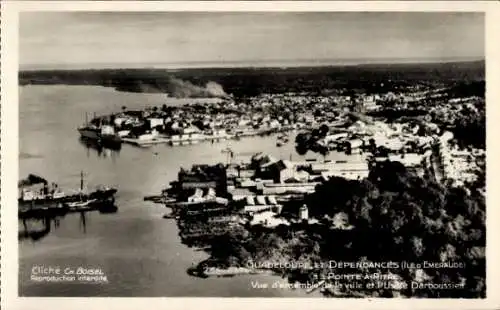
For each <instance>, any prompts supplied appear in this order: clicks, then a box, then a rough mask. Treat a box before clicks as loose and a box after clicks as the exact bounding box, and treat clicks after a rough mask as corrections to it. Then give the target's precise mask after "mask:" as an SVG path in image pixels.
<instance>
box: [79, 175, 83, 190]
mask: <svg viewBox="0 0 500 310" xmlns="http://www.w3.org/2000/svg"><path fill="white" fill-rule="evenodd" d="M80 192H83V170H82V171H81V172H80Z"/></svg>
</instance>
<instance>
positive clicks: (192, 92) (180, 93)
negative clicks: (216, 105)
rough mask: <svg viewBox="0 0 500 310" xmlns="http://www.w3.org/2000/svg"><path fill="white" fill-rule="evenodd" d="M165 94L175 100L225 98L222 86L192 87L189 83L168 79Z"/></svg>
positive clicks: (209, 83) (214, 84) (209, 84)
mask: <svg viewBox="0 0 500 310" xmlns="http://www.w3.org/2000/svg"><path fill="white" fill-rule="evenodd" d="M167 92H168V93H169V95H170V96H172V97H176V98H213V97H216V98H227V97H228V95H227V94H226V92H225V91H224V89H223V88H222V86H221V85H220V84H218V83H216V82H208V83H207V84H206V85H205V87H201V86H197V85H194V84H193V83H191V82H189V81H184V80H181V79H177V78H173V77H172V78H170V81H169V83H168V85H167Z"/></svg>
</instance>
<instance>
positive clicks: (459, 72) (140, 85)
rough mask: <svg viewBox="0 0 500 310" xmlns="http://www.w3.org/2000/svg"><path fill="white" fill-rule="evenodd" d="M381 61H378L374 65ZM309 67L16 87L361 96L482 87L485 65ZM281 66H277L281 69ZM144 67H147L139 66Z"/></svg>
mask: <svg viewBox="0 0 500 310" xmlns="http://www.w3.org/2000/svg"><path fill="white" fill-rule="evenodd" d="M378 61H381V60H378ZM319 62H320V61H318V62H317V63H315V64H309V65H303V66H300V65H296V63H294V65H293V66H289V67H287V66H276V67H273V66H263V67H252V66H249V67H245V66H236V67H224V66H221V67H218V68H215V67H199V68H194V67H193V68H177V69H169V68H137V67H136V68H99V69H30V70H23V69H21V70H20V72H19V84H20V85H57V84H63V85H99V86H106V87H113V88H115V89H116V90H118V91H127V92H140V93H165V94H168V95H170V96H173V97H183V98H185V97H225V96H227V95H228V94H232V95H234V96H238V97H240V96H243V97H244V96H252V95H258V94H261V93H283V92H312V93H324V92H328V91H330V90H332V89H339V88H348V89H363V90H365V91H367V92H370V91H374V90H375V89H380V87H381V85H384V87H385V88H388V89H390V88H391V87H393V86H394V84H397V85H399V86H405V85H410V84H412V83H415V82H417V81H418V82H427V83H449V82H468V81H483V80H484V79H485V61H484V60H476V61H452V62H446V61H445V62H427V63H421V62H417V61H416V60H415V61H413V62H411V61H410V60H407V61H406V62H403V63H395V62H392V63H377V62H372V63H363V64H338V65H322V64H321V63H319ZM282 65H283V64H282ZM145 66H147V65H145Z"/></svg>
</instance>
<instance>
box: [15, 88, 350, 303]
mask: <svg viewBox="0 0 500 310" xmlns="http://www.w3.org/2000/svg"><path fill="white" fill-rule="evenodd" d="M47 92H50V93H51V94H52V95H51V96H55V97H63V98H71V100H72V101H74V102H87V103H88V104H85V105H82V106H78V111H75V106H68V105H61V104H60V103H58V102H57V101H54V100H46V101H43V103H42V104H41V105H40V98H41V97H42V98H43V95H42V94H46V93H47ZM20 95H21V100H22V102H23V105H21V110H20V115H21V116H20V117H21V123H22V124H23V126H21V127H20V131H21V133H20V137H21V140H20V148H21V150H20V151H21V153H22V154H24V155H22V157H21V158H20V161H21V164H20V172H19V174H20V176H21V177H26V176H28V175H29V174H30V173H33V174H36V175H39V176H43V177H44V178H46V179H47V180H49V181H54V182H57V183H58V185H59V186H60V187H61V188H65V189H66V188H68V189H73V188H78V187H79V185H80V184H79V180H80V171H81V170H84V172H85V174H86V175H87V176H86V177H85V180H86V182H88V183H89V184H90V185H94V184H95V185H98V184H108V185H112V186H115V185H116V187H117V189H118V192H117V195H116V197H115V204H116V205H117V206H118V207H119V211H118V212H117V213H116V214H110V215H107V214H101V213H100V212H86V215H85V216H86V218H85V227H86V228H85V230H84V229H83V225H82V218H81V215H80V212H75V213H68V214H67V215H66V216H64V217H61V218H60V220H59V224H58V225H57V227H56V225H54V222H53V221H52V226H51V230H50V232H49V233H48V234H47V235H46V236H45V237H44V238H43V239H38V240H37V241H36V243H37V244H33V242H34V241H32V239H31V238H29V239H23V240H21V241H20V244H19V247H20V265H21V268H22V269H21V270H23V268H24V269H25V270H26V271H28V272H27V273H21V274H20V280H19V281H20V286H21V287H22V288H23V292H24V294H23V295H26V296H37V295H39V294H43V295H44V296H51V295H52V296H55V295H57V292H58V291H60V290H65V291H67V292H68V294H71V295H72V296H87V295H88V294H93V295H95V296H109V295H114V296H129V295H130V294H133V295H134V296H149V297H151V296H158V297H160V296H166V295H167V296H207V297H209V296H214V295H216V296H227V297H230V296H231V295H234V294H236V293H237V294H238V295H239V296H248V297H251V296H255V293H256V292H255V290H251V289H249V287H248V286H249V281H269V279H275V277H274V276H269V275H261V274H256V275H247V276H244V277H233V278H231V281H230V282H226V281H225V280H227V279H226V278H217V277H215V278H212V277H210V278H207V279H203V281H200V279H199V278H196V277H192V276H190V275H189V274H187V272H186V270H187V269H188V268H189V267H190V266H191V265H192V263H193V262H198V261H202V260H204V259H206V258H207V254H206V253H204V252H203V251H197V250H196V249H194V248H188V247H186V246H185V245H184V244H182V243H181V242H180V240H179V235H178V234H179V228H178V227H177V224H176V223H175V221H173V220H172V219H164V218H163V216H164V215H165V214H166V213H167V211H168V210H167V209H166V208H159V207H158V205H157V204H154V203H152V202H149V201H144V197H145V196H148V195H156V194H158V193H161V191H162V190H163V189H164V188H165V186H166V185H168V183H169V182H171V181H175V180H176V179H177V174H178V171H179V167H180V166H184V167H191V165H192V164H193V163H197V162H198V163H209V164H216V163H219V162H223V163H226V162H227V160H228V153H225V152H223V150H224V149H226V148H227V147H228V146H229V147H230V148H231V149H232V150H233V152H234V154H235V156H236V157H237V158H238V160H239V159H241V160H246V159H249V158H250V157H251V156H252V155H253V154H254V145H259V146H260V147H261V148H262V149H263V150H265V151H266V152H269V153H270V154H273V155H274V156H276V157H286V158H290V154H292V159H293V158H297V159H298V158H302V159H303V160H305V159H306V158H313V157H314V158H318V159H319V158H322V156H321V155H319V154H312V153H311V154H308V156H300V155H296V151H295V146H294V143H293V140H292V139H291V141H290V143H288V144H287V145H285V146H283V147H276V137H273V136H266V137H260V136H252V137H247V138H246V140H244V139H241V140H236V139H233V140H227V141H224V142H221V143H214V144H211V143H210V142H206V143H199V144H195V145H186V146H182V147H171V146H168V145H167V146H165V145H154V146H151V147H150V148H148V149H146V150H143V149H142V148H136V147H132V146H130V145H123V146H122V148H121V150H119V151H114V150H113V151H112V152H113V154H114V155H112V156H111V155H110V156H103V155H102V154H101V155H99V154H98V153H97V152H96V151H92V150H91V151H90V152H89V151H88V150H87V148H86V146H85V145H82V144H81V143H80V141H79V140H78V139H77V138H76V137H75V134H76V135H78V132H75V124H79V123H81V122H82V116H84V115H85V112H86V111H87V112H88V111H96V112H97V114H108V113H110V112H111V111H116V110H120V108H121V105H123V104H125V105H127V106H129V107H133V106H134V103H138V102H140V103H142V102H149V103H150V104H154V103H156V102H158V104H160V102H164V99H165V98H164V96H159V95H155V94H134V93H122V92H116V91H114V90H112V89H107V88H100V87H90V86H50V87H47V86H27V87H22V88H21V89H20ZM102 101H106V102H107V105H102V104H101V102H102ZM172 101H173V103H172V104H175V105H178V104H179V103H178V102H179V100H175V99H172ZM141 106H142V104H141ZM53 113H62V114H65V115H69V117H67V118H66V117H65V118H61V119H59V120H58V123H57V125H53V124H51V123H50V120H51V119H52V117H51V115H53ZM42 120H43V122H42ZM40 128H42V129H40ZM40 141H44V143H41V142H40ZM47 143H49V145H50V143H57V145H64V146H65V152H64V154H63V153H61V152H60V151H59V150H58V149H57V148H54V147H48V146H45V145H47ZM35 145H37V147H34V146H35ZM104 150H106V148H104ZM103 152H104V153H105V151H103ZM110 152H111V151H110ZM155 153H157V154H156V155H155ZM331 156H332V158H333V157H334V156H336V155H331ZM340 156H341V157H340V159H341V158H343V156H345V155H342V154H340ZM49 158H50V159H51V160H47V159H49ZM68 158H72V160H71V161H69V160H68ZM38 226H41V227H36V229H37V230H38V229H39V230H40V231H44V230H45V226H44V225H43V224H39V225H38ZM19 227H20V229H22V227H23V224H22V221H20V222H19ZM33 229H35V228H33ZM131 231H134V233H133V234H132V233H131ZM138 248H140V249H141V251H135V250H132V249H138ZM54 253H57V255H54ZM177 253H178V255H177ZM82 261H85V262H86V264H89V265H100V266H102V267H103V268H104V269H105V271H106V274H107V275H108V277H110V278H115V277H119V278H120V279H121V281H120V283H119V284H118V283H116V284H115V285H106V286H86V287H85V288H84V289H82V288H79V287H77V286H68V285H65V284H52V285H51V287H52V289H51V290H44V292H42V291H41V288H40V287H39V286H37V285H34V284H32V283H31V282H30V281H29V269H30V268H31V267H30V266H31V265H32V264H40V263H43V264H45V265H50V264H59V265H61V264H62V265H71V266H73V265H75V264H81V263H82ZM141 262H142V263H141ZM131 264H132V265H135V266H137V267H136V268H130V266H131ZM136 264H139V265H136ZM140 266H142V267H140ZM166 266H167V267H166ZM139 276H140V277H142V278H143V279H144V280H142V281H141V285H138V282H137V281H138V280H137V279H138V278H139ZM276 279H280V278H279V277H276ZM207 287H208V288H207ZM260 294H261V295H259V296H262V295H264V296H268V297H275V296H288V297H310V296H311V295H308V294H306V293H305V292H301V291H299V290H294V291H287V290H269V291H265V292H261V293H260Z"/></svg>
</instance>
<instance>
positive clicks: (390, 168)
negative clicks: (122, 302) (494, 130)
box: [2, 10, 489, 299]
mask: <svg viewBox="0 0 500 310" xmlns="http://www.w3.org/2000/svg"><path fill="white" fill-rule="evenodd" d="M485 16H486V14H485V12H470V11H469V12H453V11H449V12H425V11H421V12H417V11H407V12H404V11H397V12H381V11H367V12H357V11H351V12H348V11H343V12H340V11H324V12H307V11H304V12H291V11H290V12H285V11H283V12H266V11H262V12H258V11H224V12H218V11H206V12H203V11H199V12H196V11H156V12H144V11H136V12H132V11H127V12H125V11H90V10H89V11H52V12H50V11H23V12H20V13H19V33H18V36H19V37H18V60H19V64H18V67H19V70H18V86H17V91H18V127H19V129H18V130H19V132H18V142H16V143H18V145H19V149H18V167H17V169H18V178H17V180H13V179H10V180H9V181H10V182H14V181H16V182H18V183H17V189H18V192H17V197H16V199H17V207H16V206H14V205H4V203H2V208H4V207H7V208H10V209H16V208H17V217H18V218H17V230H18V237H17V241H16V243H17V244H18V259H17V261H18V270H17V275H18V280H17V290H18V296H19V297H240V298H244V297H260V298H266V297H278V298H284V297H285V298H316V299H318V298H321V299H328V298H330V299H331V298H412V299H431V298H433V299H434V298H442V299H450V298H451V299H459V298H460V299H484V298H486V297H487V296H486V295H487V294H486V291H487V277H486V253H487V251H486V231H487V230H486V195H487V194H486V104H485V88H486V84H487V83H486V74H485V72H486V52H485V46H486V45H485V41H486V35H485ZM9 104H10V103H9ZM14 104H15V103H14ZM2 105H3V102H2ZM2 116H3V115H2ZM2 142H3V141H2ZM2 183H3V181H2ZM2 202H3V199H2ZM2 217H3V216H2ZM2 222H3V221H2ZM2 239H3V237H2ZM2 252H3V251H2ZM2 256H3V255H2ZM2 258H3V257H2ZM488 267H489V266H488Z"/></svg>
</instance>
